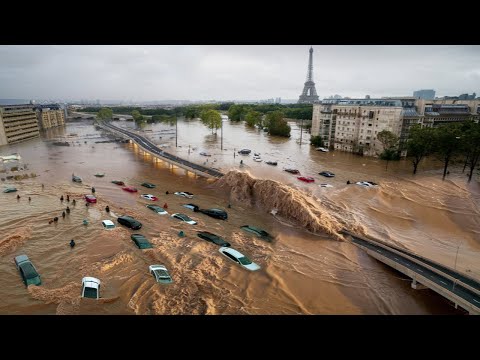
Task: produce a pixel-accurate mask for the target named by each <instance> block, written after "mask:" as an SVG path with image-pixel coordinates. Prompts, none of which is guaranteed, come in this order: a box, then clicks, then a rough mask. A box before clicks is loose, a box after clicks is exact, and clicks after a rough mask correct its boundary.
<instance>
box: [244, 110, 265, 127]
mask: <svg viewBox="0 0 480 360" xmlns="http://www.w3.org/2000/svg"><path fill="white" fill-rule="evenodd" d="M245 121H246V123H247V125H248V126H250V127H254V126H255V125H258V126H261V125H262V113H260V112H258V111H253V110H250V111H249V112H248V113H247V114H246V115H245Z"/></svg>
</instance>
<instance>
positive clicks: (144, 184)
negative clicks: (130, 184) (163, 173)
mask: <svg viewBox="0 0 480 360" xmlns="http://www.w3.org/2000/svg"><path fill="white" fill-rule="evenodd" d="M142 186H144V187H146V188H149V189H154V188H156V187H157V185H155V184H152V183H148V182H144V183H142Z"/></svg>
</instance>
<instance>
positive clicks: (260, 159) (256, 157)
mask: <svg viewBox="0 0 480 360" xmlns="http://www.w3.org/2000/svg"><path fill="white" fill-rule="evenodd" d="M253 161H256V162H261V161H263V160H262V158H261V157H260V156H254V157H253Z"/></svg>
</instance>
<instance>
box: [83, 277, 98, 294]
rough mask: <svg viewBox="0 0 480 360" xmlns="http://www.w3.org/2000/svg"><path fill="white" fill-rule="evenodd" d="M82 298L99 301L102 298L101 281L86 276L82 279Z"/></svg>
mask: <svg viewBox="0 0 480 360" xmlns="http://www.w3.org/2000/svg"><path fill="white" fill-rule="evenodd" d="M82 297H83V298H90V299H96V300H98V299H99V298H100V280H98V279H97V278H94V277H91V276H85V277H84V278H83V279H82Z"/></svg>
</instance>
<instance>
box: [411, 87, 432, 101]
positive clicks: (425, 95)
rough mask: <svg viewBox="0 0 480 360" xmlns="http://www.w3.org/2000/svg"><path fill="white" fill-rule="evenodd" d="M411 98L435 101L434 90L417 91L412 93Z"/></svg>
mask: <svg viewBox="0 0 480 360" xmlns="http://www.w3.org/2000/svg"><path fill="white" fill-rule="evenodd" d="M413 97H414V98H417V99H426V100H433V99H435V90H433V89H429V90H417V91H414V92H413Z"/></svg>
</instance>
